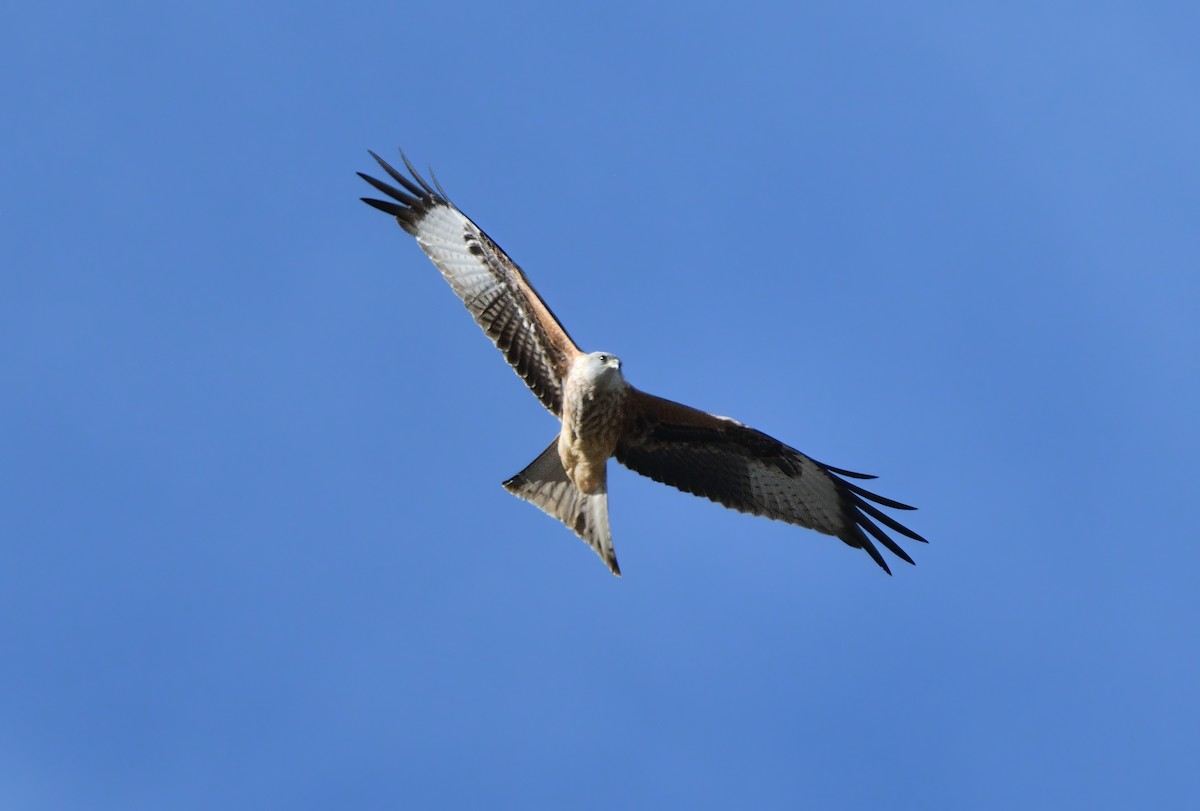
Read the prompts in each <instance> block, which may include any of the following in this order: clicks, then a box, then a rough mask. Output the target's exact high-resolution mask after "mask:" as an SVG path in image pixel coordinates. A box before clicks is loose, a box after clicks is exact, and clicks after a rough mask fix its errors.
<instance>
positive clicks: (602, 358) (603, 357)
mask: <svg viewBox="0 0 1200 811" xmlns="http://www.w3.org/2000/svg"><path fill="white" fill-rule="evenodd" d="M600 362H601V363H608V355H601V356H600Z"/></svg>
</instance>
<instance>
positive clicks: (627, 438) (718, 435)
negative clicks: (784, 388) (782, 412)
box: [615, 389, 925, 574]
mask: <svg viewBox="0 0 1200 811" xmlns="http://www.w3.org/2000/svg"><path fill="white" fill-rule="evenodd" d="M626 402H627V415H626V416H627V422H626V427H625V433H624V435H623V437H622V439H621V441H620V442H619V443H618V445H617V450H616V454H615V456H616V458H617V461H619V462H620V463H621V464H623V465H625V466H626V467H628V468H629V469H631V470H633V471H635V472H637V473H640V474H642V475H643V476H649V477H650V478H651V479H654V480H655V481H659V482H662V483H664V484H669V485H671V486H672V487H678V488H679V489H680V490H683V491H685V492H688V493H694V494H695V495H698V496H703V497H705V498H708V499H711V500H713V501H716V502H717V503H719V504H724V505H725V506H726V507H731V508H733V509H735V510H738V511H740V512H746V513H753V514H754V515H763V516H766V517H768V518H775V519H777V520H780V521H786V522H788V523H789V524H797V525H799V526H802V527H808V528H810V529H815V530H817V531H818V532H823V533H825V534H827V535H833V536H835V537H837V538H840V539H841V540H842V541H844V542H845V543H847V544H848V545H850V546H853V547H859V548H862V549H865V550H866V551H867V553H868V554H870V556H871V557H872V558H873V559H874V561H875V562H876V563H878V564H879V565H880V566H881V567H882V568H883V570H884V571H886V572H888V573H889V574H891V569H889V568H888V565H887V563H886V562H885V561H884V559H883V556H882V555H881V554H880V553H879V550H878V549H876V548H875V545H874V544H873V543H872V541H871V539H872V537H873V538H874V539H875V540H877V541H879V542H880V543H881V544H883V545H884V546H885V547H887V548H888V549H889V550H891V551H892V553H893V554H895V555H897V556H898V557H900V558H901V559H902V560H906V561H908V562H909V563H912V562H913V560H912V558H910V557H909V556H908V554H907V553H905V551H904V550H903V549H901V548H900V546H899V545H897V543H896V542H895V541H894V540H892V539H891V538H890V537H888V535H887V533H885V532H884V531H883V530H882V529H880V527H879V526H878V525H877V524H876V523H875V521H879V522H880V523H882V524H883V525H884V526H886V527H888V528H890V529H892V530H893V531H895V532H898V533H900V534H902V535H906V536H908V537H909V538H912V539H913V540H917V541H925V539H924V538H922V537H921V536H920V535H918V534H917V533H915V532H913V531H912V530H910V529H908V528H907V527H905V526H904V525H902V524H901V523H900V522H898V521H896V520H895V519H894V518H892V517H891V516H889V515H886V514H884V513H883V512H882V511H880V509H879V508H878V507H876V506H875V504H879V505H882V506H884V507H890V508H892V509H897V510H911V509H913V508H912V507H909V506H908V505H906V504H901V503H900V502H898V501H892V500H891V499H888V498H883V497H882V496H877V495H875V494H874V493H871V492H868V491H867V490H864V489H863V488H861V487H859V486H857V485H855V484H851V483H850V482H848V481H846V480H845V479H843V478H842V477H843V476H847V477H850V478H855V479H870V478H874V477H873V476H867V475H864V474H861V473H851V472H850V471H848V470H841V469H839V468H834V467H829V466H828V465H823V464H821V463H820V462H817V461H814V460H813V459H810V458H809V457H807V456H805V455H804V454H802V453H800V452H799V451H797V450H795V449H794V448H789V447H788V446H787V445H784V444H783V443H782V442H780V441H779V440H777V439H773V438H772V437H769V436H767V435H766V434H764V433H762V432H761V431H756V430H754V429H753V428H749V427H747V426H745V425H742V424H741V423H739V422H736V421H735V420H731V419H729V418H727V417H717V416H714V415H712V414H707V413H705V412H703V411H698V410H696V409H694V408H689V407H688V406H685V405H681V404H679V403H674V402H671V401H670V400H664V399H663V398H661V397H655V396H653V395H650V394H646V393H645V392H641V391H637V390H636V389H631V391H630V393H629V397H628V399H627V401H626ZM871 502H874V504H872V503H871ZM872 519H875V521H872ZM864 530H865V532H864Z"/></svg>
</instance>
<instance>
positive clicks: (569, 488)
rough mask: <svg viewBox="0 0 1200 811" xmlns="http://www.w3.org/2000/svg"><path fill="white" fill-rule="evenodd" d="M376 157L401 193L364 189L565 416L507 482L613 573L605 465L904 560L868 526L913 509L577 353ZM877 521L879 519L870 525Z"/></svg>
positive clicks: (437, 205) (516, 271)
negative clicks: (644, 387) (618, 466)
mask: <svg viewBox="0 0 1200 811" xmlns="http://www.w3.org/2000/svg"><path fill="white" fill-rule="evenodd" d="M371 156H372V157H373V158H375V160H376V161H377V162H378V163H379V165H380V166H381V167H382V168H383V170H384V171H385V172H386V173H387V174H388V176H389V177H390V178H391V179H392V180H394V181H395V182H396V183H398V184H399V186H400V188H397V187H396V186H393V185H391V184H389V183H385V182H383V181H380V180H377V179H375V178H373V177H369V176H368V175H365V174H362V173H361V172H360V173H359V176H360V177H362V178H363V179H364V180H365V181H367V182H368V183H370V184H371V185H372V186H373V187H375V188H376V189H377V190H379V191H380V192H382V193H383V194H385V195H387V196H388V197H389V198H391V199H389V200H379V199H374V198H363V201H364V202H366V203H368V204H369V205H371V206H373V207H375V208H377V209H379V210H381V211H384V212H386V213H388V214H390V215H392V216H394V217H395V218H396V220H397V221H398V222H399V223H400V226H401V227H402V228H403V229H404V230H405V231H407V232H408V233H409V234H411V235H412V236H413V237H415V238H416V240H417V244H418V245H420V247H421V249H422V250H423V251H425V253H426V254H427V255H428V256H429V258H430V259H431V260H433V263H434V265H435V266H437V268H438V270H439V271H441V273H442V276H443V277H444V278H445V279H446V281H447V282H449V284H450V286H451V287H452V288H453V289H454V292H455V293H456V294H457V295H458V297H459V298H460V299H462V301H463V303H464V304H465V305H466V307H467V309H468V310H469V311H470V312H471V315H472V316H473V317H474V318H475V321H476V323H477V324H479V326H480V327H482V328H483V331H484V332H485V333H486V334H487V336H488V337H489V338H491V339H492V342H493V343H495V344H496V346H497V347H498V348H499V349H500V351H501V352H503V353H504V356H505V358H506V359H507V360H508V362H509V364H510V365H512V367H513V368H514V369H515V370H516V372H517V374H518V375H519V376H520V377H521V378H522V379H523V380H524V381H525V383H526V385H528V386H529V388H530V389H531V390H532V391H533V393H534V394H535V395H536V396H537V398H538V399H539V400H540V401H541V402H542V405H544V406H545V407H546V408H547V409H549V410H550V412H551V413H553V414H554V415H555V416H556V417H558V418H559V419H560V420H561V421H562V429H561V431H560V432H559V435H558V436H557V437H556V438H555V440H554V441H553V442H551V443H550V445H549V446H547V448H546V449H545V450H544V451H542V453H541V454H540V455H539V456H538V457H537V458H536V459H535V460H534V461H533V462H531V463H530V464H529V466H528V467H526V468H525V469H524V470H523V471H521V472H520V473H518V474H517V475H516V476H513V477H512V478H510V479H508V480H507V481H506V482H504V487H505V488H506V489H508V490H509V492H511V493H513V494H514V495H516V496H518V497H520V498H522V499H525V500H526V501H529V502H530V503H532V504H534V505H536V506H537V507H539V508H540V509H542V510H544V511H545V512H547V513H549V514H550V515H553V516H554V517H555V518H557V519H559V520H560V521H562V522H563V523H564V524H565V525H566V526H568V527H569V528H570V529H571V530H572V531H574V532H575V533H576V534H577V535H579V536H580V537H581V538H583V539H584V540H585V541H587V543H588V544H589V545H590V546H591V547H592V548H593V549H594V550H595V551H596V553H597V554H599V555H600V557H601V558H602V559H603V560H604V561H605V563H606V564H607V565H608V566H609V568H610V569H611V570H612V572H613V573H614V574H620V568H619V567H618V565H617V558H616V554H615V552H614V551H613V545H612V536H611V532H610V529H609V523H608V483H607V468H606V466H607V461H608V459H609V458H610V457H614V458H616V459H617V461H618V462H620V463H621V464H623V465H625V466H626V467H628V468H629V469H631V470H633V471H636V472H637V473H640V474H642V475H644V476H648V477H649V478H651V479H654V480H655V481H659V482H663V483H664V484H669V485H671V486H673V487H677V488H679V489H680V490H683V491H685V492H688V493H694V494H695V495H698V496H703V497H705V498H708V499H711V500H712V501H715V502H717V503H719V504H723V505H725V506H726V507H730V508H732V509H735V510H739V511H741V512H747V513H752V514H754V515H762V516H766V517H768V518H774V519H777V520H780V521H786V522H788V523H791V524H796V525H798V526H802V527H808V528H810V529H815V530H817V531H818V532H822V533H825V534H827V535H833V536H835V537H837V538H840V539H841V540H842V541H843V542H845V543H846V544H848V545H850V546H852V547H857V548H861V549H864V550H865V551H866V552H867V553H868V554H869V555H870V556H871V558H872V559H873V560H874V561H875V562H876V563H877V564H879V566H880V567H881V568H882V569H883V570H884V571H885V572H888V573H889V574H890V573H891V570H890V569H889V568H888V565H887V562H886V561H885V560H884V559H883V556H882V555H881V554H880V552H879V550H878V549H877V548H876V547H875V544H874V543H873V541H878V542H879V543H880V544H882V545H883V546H884V547H885V548H887V549H888V550H889V551H891V552H892V553H893V554H894V555H896V556H897V557H899V558H900V559H901V560H904V561H907V562H908V563H912V562H913V561H912V558H910V557H909V556H908V554H907V553H905V551H904V550H903V549H901V548H900V546H899V545H898V544H897V543H896V542H895V541H894V540H893V539H892V538H891V537H889V536H888V534H887V533H886V532H885V531H884V530H883V529H882V528H881V527H880V526H879V524H877V523H875V522H876V521H878V522H879V523H881V524H883V525H884V526H885V527H887V528H888V529H891V530H892V531H894V532H898V533H900V534H902V535H905V536H907V537H909V538H912V539H913V540H916V541H922V542H923V541H924V540H925V539H924V538H922V537H921V536H920V535H918V534H917V533H915V532H913V531H912V530H910V529H908V528H907V527H905V526H904V525H902V524H901V523H900V522H898V521H897V520H896V519H894V518H892V517H891V516H889V515H887V514H886V513H884V512H883V511H882V510H880V509H879V507H877V506H876V505H880V506H884V507H889V508H891V509H897V510H911V509H913V508H912V507H909V506H908V505H906V504H901V503H900V502H898V501H893V500H891V499H887V498H884V497H882V496H878V495H875V494H874V493H871V492H869V491H867V490H865V489H863V488H862V487H859V486H858V485H855V484H852V483H850V482H848V481H846V479H845V478H843V477H847V478H853V479H870V478H874V477H873V476H867V475H864V474H861V473H852V472H850V471H848V470H842V469H840V468H835V467H830V466H828V465H823V464H821V463H820V462H817V461H814V460H813V459H811V458H809V457H808V456H805V455H804V454H802V453H800V452H799V451H797V450H795V449H794V448H790V447H788V446H787V445H785V444H783V443H782V442H780V441H779V440H777V439H774V438H772V437H770V436H767V435H766V434H764V433H762V432H761V431H756V430H754V429H753V428H749V427H747V426H745V425H742V424H741V423H739V422H737V421H735V420H731V419H728V418H727V417H718V416H715V415H713V414H708V413H706V412H704V411H699V410H697V409H694V408H690V407H688V406H685V405H681V404H679V403H675V402H671V401H670V400H664V399H663V398H661V397H655V396H653V395H651V394H646V393H645V392H641V391H639V390H637V389H635V388H633V387H632V386H630V385H629V384H628V383H627V382H626V381H625V378H624V376H623V374H622V372H621V362H620V361H619V360H618V359H616V358H615V357H613V356H612V355H610V354H608V353H603V352H593V353H590V354H585V353H584V352H583V351H582V350H581V349H580V348H579V347H578V346H577V345H576V344H575V342H574V341H573V340H571V337H570V336H569V335H568V334H567V331H566V330H565V329H563V327H562V325H561V324H560V323H559V321H558V319H557V318H555V316H554V313H553V312H551V310H550V308H549V307H547V306H546V304H545V302H543V301H542V299H541V297H539V296H538V294H537V291H535V290H534V289H533V286H532V285H531V284H530V283H529V280H528V279H527V278H526V277H525V273H524V272H523V271H522V270H521V269H520V268H519V267H518V266H517V265H516V263H515V262H513V261H512V260H511V259H509V257H508V255H507V254H505V253H504V251H502V250H501V249H500V247H499V246H498V245H496V243H495V242H494V241H492V239H491V238H490V237H488V235H487V234H485V233H484V232H483V230H482V229H480V228H479V227H478V226H477V225H475V223H473V222H471V220H470V219H469V218H468V217H467V216H466V215H465V214H463V213H462V212H461V211H459V210H458V208H457V207H455V206H454V204H453V203H451V202H450V201H449V199H448V198H447V196H446V194H445V193H444V192H443V191H442V190H441V187H440V186H437V185H436V184H435V185H430V184H429V183H428V182H426V181H425V180H424V179H423V178H422V177H421V176H420V175H419V174H418V173H417V172H416V170H414V169H413V167H412V164H410V163H409V162H408V159H407V158H404V157H403V155H402V156H401V157H402V159H403V160H404V165H405V168H407V169H408V172H409V175H410V176H406V175H404V174H403V173H401V172H399V171H397V170H396V169H394V168H392V167H391V166H390V165H388V164H387V163H386V162H385V161H384V160H383V159H382V158H380V157H379V156H378V155H376V154H375V153H373V152H372V153H371ZM872 519H874V520H872Z"/></svg>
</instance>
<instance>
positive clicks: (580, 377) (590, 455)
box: [558, 352, 629, 493]
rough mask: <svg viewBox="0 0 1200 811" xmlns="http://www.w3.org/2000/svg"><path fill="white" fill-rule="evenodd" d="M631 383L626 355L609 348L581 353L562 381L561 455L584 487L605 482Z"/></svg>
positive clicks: (568, 470) (578, 484)
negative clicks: (618, 356) (625, 366)
mask: <svg viewBox="0 0 1200 811" xmlns="http://www.w3.org/2000/svg"><path fill="white" fill-rule="evenodd" d="M628 394H629V384H628V383H626V382H625V376H624V375H622V374H621V361H619V360H617V359H616V358H615V357H613V356H612V355H609V354H607V353H605V352H593V353H592V354H590V355H580V356H579V357H578V358H576V359H575V362H574V363H572V364H571V369H570V371H569V372H568V373H567V378H566V380H565V381H563V412H562V430H561V431H559V434H558V458H559V459H560V460H562V465H563V470H565V471H566V473H567V478H568V479H570V480H571V482H572V483H574V485H575V486H576V487H578V488H579V489H580V490H582V491H583V492H584V493H595V492H596V491H597V490H598V489H599V488H601V487H603V486H604V485H605V482H606V481H607V477H606V475H605V471H606V468H607V466H608V460H609V458H610V457H611V456H612V455H613V453H615V452H616V450H617V443H618V442H619V441H620V439H621V433H622V431H623V429H624V425H623V424H622V423H623V419H622V417H623V415H624V413H625V408H624V406H625V398H626V397H627V396H628Z"/></svg>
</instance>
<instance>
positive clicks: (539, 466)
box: [504, 437, 621, 577]
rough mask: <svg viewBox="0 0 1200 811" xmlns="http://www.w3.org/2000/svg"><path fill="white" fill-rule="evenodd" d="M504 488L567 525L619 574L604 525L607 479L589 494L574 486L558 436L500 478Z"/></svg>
mask: <svg viewBox="0 0 1200 811" xmlns="http://www.w3.org/2000/svg"><path fill="white" fill-rule="evenodd" d="M504 489H505V490H507V491H508V492H510V493H512V494H513V495H514V496H516V497H517V498H521V499H524V500H525V501H528V502H529V503H530V504H532V505H534V506H535V507H537V508H538V509H540V510H542V511H543V512H545V513H547V514H549V515H552V516H554V517H555V518H557V519H558V520H559V521H562V522H563V523H564V524H566V525H567V526H568V527H570V529H571V530H572V531H573V532H574V533H575V534H576V535H578V536H579V537H580V538H583V540H585V541H587V543H588V545H589V546H591V547H592V549H594V550H596V554H597V555H599V556H600V558H601V559H602V560H603V561H604V562H605V563H606V564H608V568H609V569H611V570H612V573H613V574H615V575H617V576H618V577H620V575H621V568H620V567H619V566H618V565H617V554H616V552H615V551H614V550H613V543H612V533H611V531H610V530H609V527H608V483H607V482H605V483H604V484H603V485H601V487H600V489H599V490H597V491H596V492H595V493H591V494H587V493H584V492H583V491H582V490H580V489H579V488H578V487H576V486H575V485H574V484H573V483H572V482H571V480H570V479H568V478H567V473H566V471H565V470H563V466H562V460H560V459H559V458H558V437H555V438H554V441H553V442H551V443H550V447H548V448H546V450H544V451H542V453H541V455H539V456H538V458H537V459H534V460H533V461H532V462H530V463H529V466H528V467H526V468H525V469H524V470H522V471H521V472H520V473H518V474H517V475H516V476H513V477H512V478H511V479H509V480H508V481H506V482H504Z"/></svg>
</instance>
